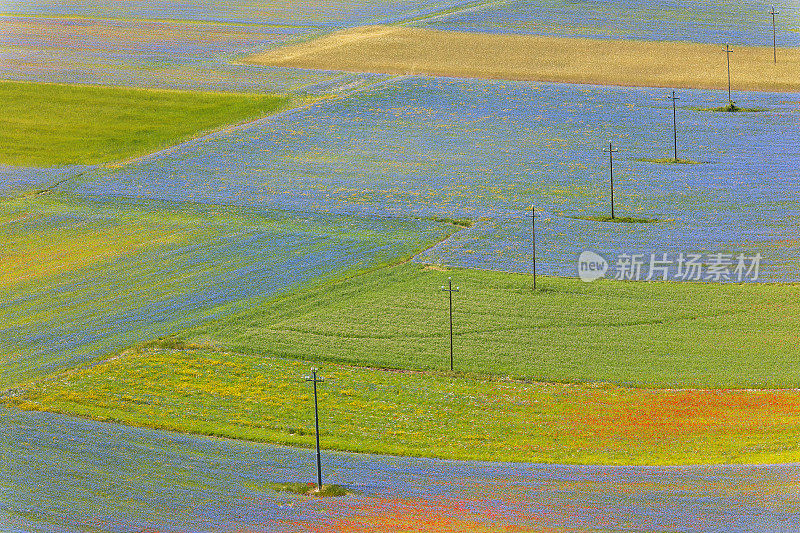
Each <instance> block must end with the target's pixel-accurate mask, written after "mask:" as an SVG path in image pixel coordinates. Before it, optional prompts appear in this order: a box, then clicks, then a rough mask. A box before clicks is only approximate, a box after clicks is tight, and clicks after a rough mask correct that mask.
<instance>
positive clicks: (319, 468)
mask: <svg viewBox="0 0 800 533" xmlns="http://www.w3.org/2000/svg"><path fill="white" fill-rule="evenodd" d="M306 381H311V382H313V383H314V425H315V428H316V431H315V434H316V436H317V490H318V491H321V490H322V454H321V453H320V448H319V410H318V408H317V383H322V382H324V381H325V378H323V377H322V376H319V377H318V376H317V369H316V368H312V369H311V375H310V376H306Z"/></svg>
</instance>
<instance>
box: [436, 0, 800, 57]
mask: <svg viewBox="0 0 800 533" xmlns="http://www.w3.org/2000/svg"><path fill="white" fill-rule="evenodd" d="M772 6H774V7H775V9H776V11H777V12H778V15H777V18H776V31H777V32H778V33H779V35H780V38H779V40H778V43H779V44H778V46H798V45H800V8H799V7H798V5H797V2H794V1H791V0H778V1H777V2H772V1H769V2H767V1H758V0H744V1H741V0H737V1H734V0H725V1H722V2H719V1H714V0H691V1H688V2H687V1H677V0H666V1H660V2H649V1H645V0H607V1H604V2H591V1H585V0H579V1H575V2H561V1H558V0H544V1H542V0H537V1H535V2H534V1H531V0H508V1H504V2H488V1H487V2H485V3H483V4H482V5H479V6H477V7H475V8H473V9H463V10H458V11H455V12H454V13H446V14H443V15H440V16H434V17H430V18H427V19H426V20H424V21H423V22H422V23H423V24H425V25H426V26H428V27H431V28H435V29H441V30H451V31H467V32H488V33H522V34H533V35H555V36H561V37H591V38H604V39H640V40H657V41H693V42H702V43H723V44H724V43H730V44H734V45H737V44H738V45H750V46H772V16H771V15H770V8H771V7H772Z"/></svg>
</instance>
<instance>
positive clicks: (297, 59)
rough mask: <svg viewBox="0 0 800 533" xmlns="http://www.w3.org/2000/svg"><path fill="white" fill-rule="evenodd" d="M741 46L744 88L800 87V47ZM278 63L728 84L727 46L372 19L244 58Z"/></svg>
mask: <svg viewBox="0 0 800 533" xmlns="http://www.w3.org/2000/svg"><path fill="white" fill-rule="evenodd" d="M778 54H779V56H780V61H778V63H777V64H775V63H773V62H772V61H771V59H772V48H771V47H744V46H742V47H734V53H733V54H732V57H731V75H732V79H733V86H734V88H735V89H737V90H760V91H788V92H796V91H798V90H800V49H797V48H785V49H779V50H778ZM245 62H247V63H256V64H263V65H270V66H279V67H300V68H311V69H335V70H346V71H358V72H378V73H386V74H429V75H436V76H457V77H471V78H501V79H512V80H533V81H549V82H567V83H592V84H603V85H628V86H644V87H686V88H700V89H725V88H727V84H728V78H727V67H726V61H725V52H724V45H722V44H721V45H714V44H702V43H686V42H654V41H623V40H601V39H574V38H562V37H542V36H534V35H502V34H482V33H463V32H451V31H440V30H429V29H422V28H409V27H403V26H367V27H361V28H355V29H348V30H343V31H340V32H337V33H334V34H332V35H328V36H326V37H323V38H320V39H316V40H312V41H308V42H304V43H301V44H298V45H295V46H288V47H282V48H278V49H276V50H271V51H269V52H266V53H261V54H256V55H253V56H250V57H248V58H246V59H245Z"/></svg>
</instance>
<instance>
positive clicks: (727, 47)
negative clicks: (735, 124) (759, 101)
mask: <svg viewBox="0 0 800 533" xmlns="http://www.w3.org/2000/svg"><path fill="white" fill-rule="evenodd" d="M732 53H733V50H731V47H730V45H728V44H726V45H725V58H726V59H727V60H728V103H729V104H731V105H732V104H733V99H732V98H731V54H732Z"/></svg>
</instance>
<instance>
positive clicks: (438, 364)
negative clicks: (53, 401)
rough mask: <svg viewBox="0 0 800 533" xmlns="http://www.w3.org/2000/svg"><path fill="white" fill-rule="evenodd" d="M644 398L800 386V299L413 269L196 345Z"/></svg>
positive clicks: (248, 316) (784, 288)
mask: <svg viewBox="0 0 800 533" xmlns="http://www.w3.org/2000/svg"><path fill="white" fill-rule="evenodd" d="M448 276H452V277H453V284H454V285H459V286H460V287H461V292H459V293H458V294H456V295H455V297H454V307H455V311H454V323H455V369H456V370H457V371H460V372H467V373H474V374H487V375H494V376H512V377H517V378H524V379H533V380H539V381H554V382H576V381H577V382H580V381H588V382H610V383H614V384H616V385H621V386H633V387H669V388H675V387H703V388H705V387H714V388H773V387H797V386H798V385H800V365H797V353H798V348H797V345H796V342H795V340H794V339H795V332H796V331H798V328H800V286H798V285H769V284H738V285H737V284H714V283H669V282H662V283H634V282H614V281H601V282H595V283H591V284H586V283H583V282H581V281H580V280H577V279H569V278H541V288H540V289H539V290H537V291H536V292H534V291H533V290H532V289H531V277H530V276H529V275H524V274H511V273H504V272H492V271H479V270H459V269H454V270H451V271H449V272H442V271H440V270H437V269H434V268H431V267H425V266H422V265H419V264H405V265H402V266H397V267H394V268H391V269H386V270H379V271H375V272H373V273H370V274H367V275H364V276H360V277H358V278H353V279H350V280H348V281H347V282H345V283H340V284H335V285H331V286H328V287H325V288H323V289H321V290H314V291H306V292H300V293H297V294H294V295H291V296H289V297H287V298H282V299H278V300H274V301H272V302H271V303H270V304H269V305H266V306H264V307H260V308H256V309H253V310H251V311H248V312H245V313H243V314H240V315H238V316H234V317H232V318H227V319H224V320H221V321H218V322H214V323H211V324H209V325H206V326H204V327H202V328H200V329H198V330H196V331H191V332H188V333H186V334H183V335H182V337H183V338H184V339H186V340H190V341H197V342H203V343H209V342H210V343H212V344H214V345H215V346H221V347H224V348H225V349H227V350H231V351H235V352H240V353H248V354H256V355H268V356H276V357H285V358H292V359H307V360H309V361H314V362H322V361H330V362H339V363H347V364H354V365H366V366H373V367H386V368H402V369H413V370H427V369H435V370H444V369H447V368H449V352H448V350H449V344H448V343H449V338H448V334H447V331H448V330H447V328H448V317H447V313H448V304H447V298H446V295H445V294H444V293H442V292H441V291H440V288H439V287H440V285H443V284H446V283H447V277H448Z"/></svg>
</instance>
